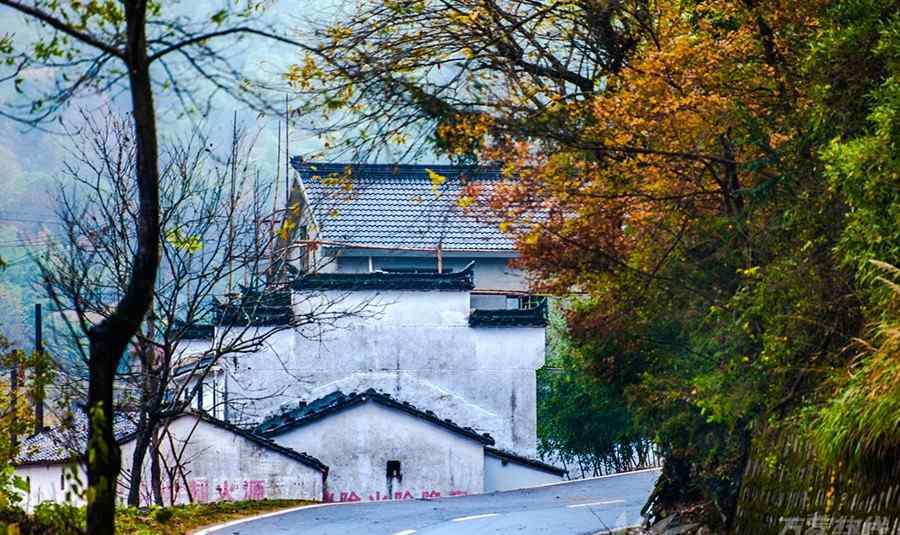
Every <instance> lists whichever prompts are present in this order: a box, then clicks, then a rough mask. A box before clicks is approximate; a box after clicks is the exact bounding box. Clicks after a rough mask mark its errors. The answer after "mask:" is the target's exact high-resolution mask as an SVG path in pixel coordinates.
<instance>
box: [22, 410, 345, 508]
mask: <svg viewBox="0 0 900 535" xmlns="http://www.w3.org/2000/svg"><path fill="white" fill-rule="evenodd" d="M163 429H164V433H166V434H163V435H162V436H163V437H164V440H162V441H161V442H162V448H161V450H162V451H161V453H162V462H161V465H162V467H163V480H162V482H163V483H162V492H163V501H164V503H165V504H166V505H169V504H170V503H172V502H173V501H174V503H188V502H191V501H192V502H194V503H205V502H215V501H234V500H262V499H267V498H268V499H306V500H315V501H319V500H322V499H323V497H324V493H325V489H326V485H327V484H326V481H327V480H326V478H327V475H328V467H327V466H325V465H324V464H322V463H321V462H320V461H319V460H318V459H316V458H314V457H312V456H310V455H307V454H305V453H299V452H297V451H294V450H292V449H290V448H287V447H284V446H282V445H279V444H276V443H274V442H272V441H270V440H267V439H265V438H263V437H261V436H258V435H254V434H252V433H250V432H248V431H245V430H242V429H240V428H238V427H235V426H233V425H231V424H228V423H226V422H223V421H221V420H217V419H214V418H212V417H210V416H209V415H206V414H202V413H193V412H192V413H182V414H179V415H177V416H172V417H169V418H167V419H166V420H165V421H164V424H163ZM115 434H116V437H117V439H118V441H119V445H120V447H121V449H122V467H123V470H122V473H121V474H120V476H119V481H118V492H119V496H120V498H121V500H122V501H123V502H124V501H125V499H126V498H127V495H128V489H129V480H130V473H129V470H128V468H129V467H130V466H131V459H132V455H133V453H134V445H135V440H134V425H133V424H132V423H131V422H130V421H129V420H128V419H127V418H124V417H121V418H118V419H117V421H116V425H115ZM169 436H171V439H172V440H171V441H170V440H169V439H168V438H169ZM86 442H87V419H86V417H85V416H84V415H83V414H79V415H77V416H75V418H74V421H73V422H70V423H69V424H68V425H67V426H65V427H58V428H53V429H47V430H45V431H42V432H40V433H37V434H35V435H32V436H31V437H29V438H28V439H26V440H25V441H23V444H22V448H21V452H20V453H19V455H18V456H17V458H16V461H15V463H14V464H15V468H16V473H17V474H18V475H19V476H21V477H22V478H24V479H25V480H26V481H27V482H28V484H29V491H28V492H27V493H26V495H25V496H24V498H25V500H24V504H23V505H24V507H25V508H26V510H31V509H33V508H34V507H35V506H36V505H38V504H40V503H42V502H44V501H54V502H60V503H62V502H68V503H72V504H73V505H83V504H84V500H83V490H84V488H85V487H86V484H87V475H86V471H85V466H84V457H83V455H84V449H85V445H86ZM149 464H150V461H149V457H147V460H146V461H145V469H144V474H143V478H142V483H141V493H140V495H141V503H142V504H143V505H149V504H150V503H152V494H151V491H150V479H149V477H150V474H149ZM173 498H174V500H173Z"/></svg>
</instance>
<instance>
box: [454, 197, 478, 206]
mask: <svg viewBox="0 0 900 535" xmlns="http://www.w3.org/2000/svg"><path fill="white" fill-rule="evenodd" d="M473 203H475V198H474V197H471V196H469V195H463V196H462V197H460V198H459V199H457V200H456V205H457V206H459V207H460V208H462V209H463V210H465V209H466V208H468V207H470V206H472V204H473Z"/></svg>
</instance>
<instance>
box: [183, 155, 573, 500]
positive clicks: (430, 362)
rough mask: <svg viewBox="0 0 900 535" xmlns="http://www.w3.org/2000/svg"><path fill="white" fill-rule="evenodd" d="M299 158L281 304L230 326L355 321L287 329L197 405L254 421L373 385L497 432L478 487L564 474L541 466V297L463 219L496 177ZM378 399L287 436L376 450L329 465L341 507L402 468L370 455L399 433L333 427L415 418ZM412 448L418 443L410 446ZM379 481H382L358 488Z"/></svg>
mask: <svg viewBox="0 0 900 535" xmlns="http://www.w3.org/2000/svg"><path fill="white" fill-rule="evenodd" d="M293 164H294V168H295V170H296V171H297V182H296V185H295V187H294V189H293V191H292V193H291V197H290V201H289V203H288V209H287V210H286V214H287V218H288V221H287V223H286V224H285V225H284V227H283V228H285V229H289V230H291V229H292V236H291V237H290V239H288V240H283V242H282V243H281V244H280V248H281V249H280V250H281V251H283V254H285V255H286V259H287V261H288V263H289V265H291V266H292V268H293V269H292V272H293V275H292V280H291V281H289V283H290V284H289V288H290V289H289V290H285V286H284V285H283V284H282V286H280V287H279V290H278V292H280V293H279V294H278V295H275V296H274V299H273V300H272V302H273V303H280V304H278V305H275V306H267V307H266V308H265V310H264V314H265V316H264V317H257V316H256V314H257V311H258V307H257V309H255V310H254V311H253V312H251V313H249V314H243V313H241V312H240V311H238V313H236V314H235V313H232V314H230V315H229V317H231V318H237V320H238V321H246V322H247V323H246V324H243V325H249V326H252V327H253V328H258V329H266V328H267V327H269V326H271V325H272V323H271V321H272V318H278V317H284V316H285V315H294V317H303V316H306V315H311V314H312V315H314V314H315V313H316V312H317V311H318V312H321V311H322V310H329V311H331V312H334V311H340V310H345V311H348V315H347V316H346V317H343V318H339V319H337V320H335V321H333V322H328V323H326V324H324V325H323V324H318V325H311V326H308V327H304V328H299V329H290V330H284V331H281V332H278V333H277V334H274V335H272V336H271V337H269V338H268V339H267V340H266V344H265V345H264V347H263V348H262V349H261V350H259V351H256V352H254V353H249V354H240V355H229V356H226V357H225V358H222V359H220V360H219V362H216V363H214V364H211V365H212V366H215V369H213V370H212V373H210V374H209V379H208V381H209V384H208V385H207V384H204V387H203V388H202V389H201V391H200V392H199V397H198V399H196V400H194V405H195V406H197V407H201V408H203V409H205V410H209V411H219V412H216V414H217V416H221V417H226V418H227V419H229V421H232V422H234V423H236V424H238V425H241V426H246V427H250V426H254V425H257V424H259V423H260V422H262V421H263V420H266V419H268V418H272V417H275V418H278V417H281V416H282V413H284V414H290V413H295V411H296V409H297V408H298V406H300V405H303V404H306V403H310V404H311V403H312V402H313V400H320V399H323V398H324V399H327V398H328V396H330V395H333V394H335V393H337V392H348V393H349V392H365V391H368V390H375V391H378V392H381V393H383V394H385V395H388V396H390V398H391V399H393V400H396V401H398V402H401V403H404V402H405V403H411V404H413V405H415V407H417V408H418V410H420V411H430V412H432V413H434V414H438V415H440V417H441V418H447V419H450V420H452V421H454V422H458V424H459V426H469V427H471V428H472V429H473V430H474V431H475V433H476V435H482V434H489V435H490V436H491V437H492V438H493V440H494V441H495V442H496V446H497V448H499V450H497V451H500V450H502V451H503V452H505V457H502V456H501V457H498V455H497V454H494V455H492V454H490V453H487V454H486V453H485V452H483V451H482V452H481V454H480V456H479V457H478V458H479V460H478V461H473V464H472V469H473V470H475V471H478V472H479V474H480V475H479V476H478V477H476V478H474V479H475V480H478V481H480V483H478V485H480V488H481V490H484V489H485V488H487V489H490V490H495V489H501V488H513V486H515V485H519V486H521V485H525V484H531V483H535V482H538V483H546V482H549V481H551V480H553V478H558V477H559V475H558V474H559V471H558V470H557V469H554V468H553V467H549V468H550V469H549V471H548V467H547V465H543V464H542V463H539V462H536V461H533V457H535V456H536V455H537V397H536V371H537V369H538V368H540V367H541V366H543V364H544V353H545V345H546V341H545V326H546V302H545V301H544V300H543V299H541V298H537V297H535V296H532V295H529V293H528V291H527V286H528V285H527V281H526V279H525V276H524V274H523V273H522V272H521V271H520V270H518V269H517V268H515V266H514V265H513V264H512V262H513V261H514V260H515V258H516V251H515V248H514V243H513V241H512V240H511V239H510V238H509V237H508V236H507V235H505V234H504V233H502V232H501V231H500V230H499V228H498V226H497V224H496V222H491V221H489V220H488V219H485V218H484V216H483V215H482V216H477V215H475V214H473V213H469V212H467V211H466V210H464V209H463V208H462V206H461V204H460V202H459V199H460V196H461V195H464V194H465V193H467V192H468V191H469V189H471V188H474V189H479V190H481V191H484V190H485V189H490V188H493V187H495V186H496V184H497V183H498V181H499V180H500V177H499V173H498V172H497V171H496V170H491V169H485V168H474V167H468V168H465V167H451V166H428V167H425V166H394V165H344V164H312V163H303V162H301V161H300V160H298V159H294V160H293ZM281 282H282V283H283V282H284V281H281ZM198 362H202V360H198ZM213 396H218V397H217V398H216V399H213V398H212V397H213ZM222 400H227V401H225V402H223V401H222ZM222 405H224V407H225V408H222V409H218V407H220V406H222ZM376 405H378V404H377V403H376V404H371V403H367V404H366V405H365V407H360V408H358V409H354V411H356V412H354V411H347V413H346V414H344V413H341V415H340V417H339V418H338V417H337V416H335V417H329V418H327V419H325V420H322V421H321V422H319V423H317V424H316V425H310V426H308V427H307V426H303V428H302V431H299V430H298V431H296V433H295V434H294V435H292V436H294V437H295V438H296V440H295V441H294V442H291V444H298V445H299V444H302V447H303V449H305V450H306V451H309V452H310V453H312V454H313V455H316V456H320V457H322V458H323V459H326V462H328V464H331V461H329V459H328V458H326V456H328V455H329V454H330V449H329V448H330V447H332V446H331V444H332V441H333V440H335V439H336V437H343V440H347V441H350V443H348V444H347V445H346V447H347V448H350V449H351V450H352V451H357V452H360V451H366V453H365V455H364V456H363V457H365V458H366V459H369V460H368V461H360V464H358V465H357V466H355V467H352V466H351V465H348V464H346V460H347V458H341V459H339V461H334V462H339V465H340V468H335V467H332V468H334V469H335V470H337V471H339V472H340V473H341V474H349V473H350V472H352V471H353V470H355V471H357V472H358V473H356V474H355V475H352V476H349V475H348V476H345V475H340V476H338V475H334V477H335V478H337V479H335V480H334V481H336V483H335V486H334V487H332V489H331V491H333V492H335V493H337V494H336V496H337V497H338V498H336V499H339V497H340V495H341V494H340V493H341V492H344V493H345V495H346V496H350V494H349V493H351V492H355V493H356V495H357V496H358V497H359V498H360V499H366V497H367V496H368V495H370V494H371V495H374V494H373V493H376V492H387V487H386V486H385V484H386V482H385V481H384V472H385V471H386V470H387V466H386V465H385V466H381V465H382V464H385V463H386V462H387V460H400V459H387V458H382V456H380V455H381V454H380V453H378V452H377V451H376V449H377V448H378V444H379V443H383V444H390V443H392V442H393V438H392V437H391V435H390V426H387V425H385V426H382V427H378V426H373V427H368V428H366V429H365V433H363V434H360V435H354V434H352V433H343V432H341V431H340V429H337V428H335V429H331V428H330V427H329V426H337V424H335V423H334V422H337V421H343V419H347V420H348V421H346V422H344V423H345V424H346V425H348V426H351V427H352V426H354V425H357V424H358V422H365V421H367V420H366V419H365V418H362V417H360V418H358V419H357V418H356V416H357V415H361V414H363V413H364V411H380V412H379V415H380V416H379V418H378V419H379V420H384V421H385V422H388V421H389V420H391V419H393V420H396V421H397V422H400V421H406V420H409V419H410V415H408V414H406V415H404V414H399V413H397V414H394V412H396V411H393V412H391V411H387V409H386V408H385V407H383V406H380V405H378V406H376ZM385 411H387V412H385ZM351 416H353V417H351ZM357 420H358V421H357ZM410 425H412V424H410ZM416 425H419V426H420V427H421V426H422V425H424V424H422V422H418V423H417V424H416ZM426 428H427V426H426ZM423 429H425V428H423ZM422 432H423V433H425V434H426V435H430V434H433V433H431V432H430V431H429V432H425V431H422ZM435 432H438V431H437V430H436V431H435ZM439 433H446V430H440V431H439ZM363 437H373V438H371V439H364V438H363ZM374 437H378V438H377V440H376V439H375V438H374ZM279 440H282V438H279ZM448 440H449V439H448ZM353 441H357V442H356V443H354V442H353ZM460 444H462V442H460ZM471 446H473V447H474V445H471ZM298 447H300V446H298ZM408 448H411V449H413V450H416V449H424V446H419V445H417V442H416V441H412V442H411V443H410V444H409V445H408ZM459 448H460V451H464V450H466V448H464V447H463V446H461V445H460V446H459ZM469 449H472V448H469ZM475 449H477V448H475ZM473 451H474V449H473ZM420 453H422V452H413V454H415V455H419V454H420ZM360 455H361V454H360ZM460 455H462V454H460ZM485 455H487V458H485ZM357 457H359V456H357ZM469 457H472V458H473V459H474V458H475V457H474V456H471V455H470V456H469ZM359 458H362V457H359ZM376 460H377V463H376ZM400 461H401V465H402V464H403V463H402V460H400ZM495 461H496V462H495ZM373 463H376V464H377V466H376V464H373ZM486 463H487V464H486ZM494 464H497V466H496V467H495V466H494ZM486 466H490V467H491V468H490V470H488V469H487V468H486ZM404 470H405V469H404ZM486 470H487V471H486ZM529 471H532V472H534V473H533V474H529V473H528V472H529ZM335 473H337V472H335ZM447 477H449V475H447ZM454 477H455V476H454ZM353 478H356V479H353ZM373 478H374V480H373ZM369 481H377V484H375V483H373V485H375V486H371V485H370V484H369V483H365V484H363V482H369ZM485 482H487V485H485ZM429 485H431V487H432V488H433V489H438V488H440V489H444V490H440V491H439V492H442V493H443V492H448V491H452V490H454V489H453V488H452V487H453V485H450V480H445V481H442V482H441V483H440V485H438V483H437V481H433V482H431V483H429ZM338 487H341V488H338ZM419 487H422V485H420V484H418V483H417V486H416V489H415V490H416V491H417V492H424V491H427V490H428V489H427V488H424V487H422V488H419ZM469 488H475V487H473V486H472V487H469ZM342 489H343V490H342ZM448 489H449V490H448ZM456 490H460V491H463V490H464V489H456ZM360 492H362V494H360ZM404 492H405V491H404ZM410 492H412V490H411V489H410ZM465 492H472V491H470V490H465ZM363 494H366V496H363Z"/></svg>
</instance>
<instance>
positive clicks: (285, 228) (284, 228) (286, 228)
mask: <svg viewBox="0 0 900 535" xmlns="http://www.w3.org/2000/svg"><path fill="white" fill-rule="evenodd" d="M296 226H297V224H296V223H294V222H293V221H291V220H290V219H285V220H284V221H283V222H282V223H281V227H280V228H279V229H278V237H279V238H281V239H282V240H284V241H290V239H291V235H292V234H293V232H294V228H295V227H296Z"/></svg>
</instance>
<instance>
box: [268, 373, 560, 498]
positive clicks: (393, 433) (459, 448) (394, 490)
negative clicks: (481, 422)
mask: <svg viewBox="0 0 900 535" xmlns="http://www.w3.org/2000/svg"><path fill="white" fill-rule="evenodd" d="M256 432H257V433H259V434H261V435H264V436H266V437H270V438H272V439H273V440H275V441H276V442H278V443H279V444H283V445H285V446H288V447H291V448H295V449H296V448H303V449H308V450H309V451H312V452H314V453H315V454H316V455H317V456H318V457H320V458H321V459H323V461H324V462H326V463H328V465H329V467H330V469H331V472H330V476H329V488H328V491H327V492H326V494H325V500H326V501H339V502H355V501H380V500H403V499H406V500H408V499H414V498H437V497H441V496H461V495H466V494H478V493H482V492H491V491H494V490H504V488H501V487H504V486H505V488H518V487H517V485H518V486H519V487H521V486H525V485H524V484H523V483H525V484H540V483H552V482H557V481H560V480H561V478H562V476H563V475H564V474H565V472H564V471H562V470H560V469H558V468H555V467H552V466H550V465H547V464H545V463H541V462H540V461H535V460H530V459H525V458H523V457H520V456H518V455H515V454H511V453H503V452H501V451H499V450H495V449H493V448H491V446H493V444H494V439H493V438H492V437H491V436H490V435H488V434H486V433H479V432H477V431H475V430H473V429H472V428H470V427H464V426H463V425H462V424H460V423H457V422H454V421H452V420H450V419H443V418H441V417H440V416H438V415H437V414H435V413H434V412H432V411H431V410H423V409H420V408H418V407H416V406H415V405H412V404H410V403H408V402H403V401H399V400H397V399H396V398H394V397H393V396H390V395H388V394H385V393H383V392H377V391H375V390H372V389H369V390H366V391H365V392H361V393H355V392H354V393H350V394H344V393H342V392H340V391H338V392H333V393H331V394H329V395H327V396H325V397H323V398H320V399H317V400H315V401H313V402H310V403H308V404H307V403H301V404H299V406H297V407H296V408H294V409H291V410H287V411H284V412H282V413H281V414H279V415H277V416H274V417H271V418H268V419H266V420H265V421H263V422H262V423H261V424H260V425H259V426H258V427H257V429H256ZM495 459H499V461H497V462H495ZM501 463H502V464H501ZM510 463H512V464H510ZM495 464H496V466H494V465H495ZM488 467H489V468H490V471H488V470H487V468H488ZM523 478H524V479H523Z"/></svg>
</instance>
